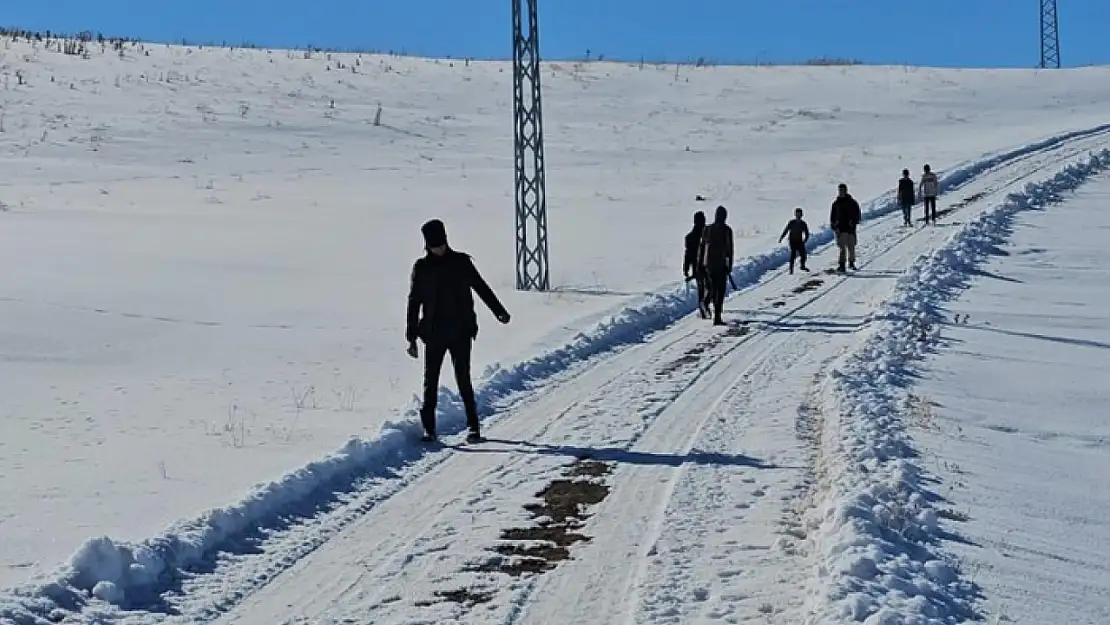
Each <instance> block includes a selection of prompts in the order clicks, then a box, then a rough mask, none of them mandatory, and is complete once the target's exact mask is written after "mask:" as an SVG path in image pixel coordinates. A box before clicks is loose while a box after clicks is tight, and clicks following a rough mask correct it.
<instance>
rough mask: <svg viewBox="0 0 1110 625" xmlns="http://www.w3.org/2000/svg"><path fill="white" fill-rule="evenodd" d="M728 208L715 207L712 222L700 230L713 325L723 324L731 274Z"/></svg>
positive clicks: (731, 243)
mask: <svg viewBox="0 0 1110 625" xmlns="http://www.w3.org/2000/svg"><path fill="white" fill-rule="evenodd" d="M727 218H728V210H727V209H725V207H724V206H718V207H717V213H716V214H715V215H714V216H713V223H712V224H711V225H709V226H707V227H706V228H705V230H704V231H703V232H702V246H701V253H700V255H701V259H702V261H701V262H702V265H703V266H704V267H705V271H706V273H707V274H708V275H709V289H710V292H711V294H712V298H713V325H718V326H720V325H725V322H724V320H722V319H721V311H722V310H723V309H724V307H725V291H726V289H727V287H728V279H729V276H730V275H731V274H732V261H733V256H732V252H733V240H732V227H730V226H729V225H728V224H726V223H725V220H726V219H727Z"/></svg>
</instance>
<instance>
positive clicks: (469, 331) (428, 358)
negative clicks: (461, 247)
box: [405, 219, 509, 442]
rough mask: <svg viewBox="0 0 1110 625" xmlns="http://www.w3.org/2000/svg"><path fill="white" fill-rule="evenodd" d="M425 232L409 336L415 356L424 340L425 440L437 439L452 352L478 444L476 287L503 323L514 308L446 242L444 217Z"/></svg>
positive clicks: (473, 439) (413, 280)
mask: <svg viewBox="0 0 1110 625" xmlns="http://www.w3.org/2000/svg"><path fill="white" fill-rule="evenodd" d="M420 230H421V232H422V234H423V235H424V247H425V249H426V250H427V254H426V255H425V256H423V257H421V258H418V259H417V260H416V262H415V263H413V265H412V277H411V283H410V286H409V296H408V310H407V315H406V324H405V338H406V339H407V340H408V342H409V348H408V353H409V356H412V357H413V358H417V357H418V355H417V349H416V341H417V339H420V340H422V341H423V342H424V402H423V405H422V406H421V408H420V421H421V423H422V425H423V426H424V436H423V438H422V439H421V440H423V441H425V442H430V441H434V440H435V439H436V400H437V396H438V394H439V374H440V369H441V368H442V367H443V358H444V356H445V355H447V353H450V354H451V364H452V365H454V369H455V382H456V383H457V384H458V387H459V395H460V396H461V397H462V402H463V407H464V408H465V410H466V425H467V427H468V428H469V429H470V433H469V435H468V436H467V438H466V440H467V441H468V442H478V441H481V440H482V435H481V427H480V424H479V422H478V407H477V403H476V402H475V399H474V386H473V385H472V384H471V381H470V354H471V347H472V345H473V341H474V340H475V339H476V338H477V337H478V316H477V315H476V314H475V312H474V298H473V296H472V295H471V291H472V290H473V291H474V292H475V293H477V294H478V297H480V298H482V301H483V302H485V304H486V306H488V307H489V309H490V311H492V312H493V315H494V317H496V318H497V320H498V321H500V322H501V323H509V312H508V311H507V310H505V307H504V306H502V305H501V302H500V301H498V299H497V296H496V295H494V293H493V289H491V288H490V287H489V285H488V284H486V281H485V280H484V279H483V278H482V275H481V274H480V273H478V268H477V267H475V266H474V262H473V261H472V260H471V258H470V255H468V254H465V253H463V252H459V251H456V250H453V249H451V248H450V247H449V246H448V245H447V230H446V228H444V225H443V222H442V221H440V220H438V219H433V220H431V221H428V222H427V223H425V224H424V225H423V226H421V228H420ZM421 313H423V314H421Z"/></svg>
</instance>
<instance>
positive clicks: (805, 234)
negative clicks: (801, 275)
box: [779, 208, 809, 273]
mask: <svg viewBox="0 0 1110 625" xmlns="http://www.w3.org/2000/svg"><path fill="white" fill-rule="evenodd" d="M787 234H789V235H790V238H789V239H788V241H789V242H790V273H794V259H795V258H800V259H801V261H802V262H801V270H802V271H809V269H807V268H806V243H808V242H809V226H808V225H806V222H805V220H803V219H802V209H800V208H795V209H794V219H791V220H790V221H788V222H787V223H786V228H784V229H783V231H782V234H780V235H779V243H782V239H783V237H785V236H786V235H787Z"/></svg>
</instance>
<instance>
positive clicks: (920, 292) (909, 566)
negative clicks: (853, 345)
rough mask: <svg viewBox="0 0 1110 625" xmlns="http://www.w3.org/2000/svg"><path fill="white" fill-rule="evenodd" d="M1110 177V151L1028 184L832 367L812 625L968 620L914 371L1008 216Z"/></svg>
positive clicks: (962, 232) (977, 223) (911, 275)
mask: <svg viewBox="0 0 1110 625" xmlns="http://www.w3.org/2000/svg"><path fill="white" fill-rule="evenodd" d="M1107 169H1110V150H1103V151H1101V152H1099V153H1097V154H1093V155H1091V156H1090V157H1089V158H1088V159H1086V160H1083V161H1081V162H1078V163H1075V164H1072V165H1069V166H1067V167H1065V168H1063V169H1062V170H1061V171H1060V172H1059V173H1057V174H1056V175H1055V176H1053V177H1052V178H1050V179H1048V180H1046V181H1043V182H1041V183H1038V184H1029V185H1027V186H1026V187H1025V189H1024V190H1023V191H1022V192H1020V193H1014V194H1011V195H1009V196H1008V197H1007V198H1006V200H1005V201H1004V202H1003V203H1002V204H1000V205H998V206H997V207H995V208H993V209H991V210H988V211H987V212H986V213H984V214H983V215H981V216H980V217H978V218H977V219H974V220H972V221H970V222H968V223H967V224H965V225H964V226H962V227H960V229H959V230H957V231H956V233H955V234H953V235H952V237H951V239H949V241H948V242H947V243H946V244H945V245H944V246H943V247H941V248H940V249H937V250H935V251H934V252H932V253H931V254H929V255H926V256H924V257H923V258H921V259H920V260H919V261H918V262H916V263H914V264H913V265H912V266H911V267H910V268H909V270H908V271H907V272H906V274H904V275H903V276H902V277H901V278H900V279H899V281H898V283H897V285H896V287H895V293H894V295H893V297H892V298H891V299H890V300H888V301H887V302H886V303H885V304H884V305H883V307H882V308H881V309H880V310H879V311H877V312H876V313H875V314H874V315H873V316H872V318H871V321H874V322H875V325H874V327H873V330H872V332H871V334H870V335H869V338H868V339H867V340H866V341H865V342H863V343H862V344H861V345H860V347H859V348H858V349H857V350H855V351H854V352H852V353H850V354H848V355H846V356H844V357H843V358H842V359H841V360H840V361H838V362H837V363H834V366H833V367H832V371H831V373H830V374H829V376H828V378H827V379H826V383H825V388H824V399H825V402H826V406H825V434H824V437H825V438H824V440H823V442H822V448H823V458H822V464H823V468H824V475H825V477H824V478H823V479H824V480H825V481H826V482H825V483H824V484H822V486H823V492H824V497H825V498H824V502H823V505H822V506H821V507H820V508H819V509H818V510H817V511H816V513H817V514H820V515H822V516H821V517H819V518H817V519H816V521H817V522H818V523H819V527H818V529H817V531H816V532H815V536H814V541H815V543H816V545H817V550H818V555H819V558H820V568H819V571H820V574H821V575H822V577H823V579H822V583H823V588H824V589H825V596H824V597H823V598H822V600H821V602H820V604H819V610H820V615H819V618H818V619H817V620H816V622H820V623H825V622H842V621H843V620H845V619H847V620H852V621H857V622H864V623H868V624H871V625H886V624H894V623H899V624H901V623H915V624H918V625H948V624H951V623H957V622H963V621H965V620H971V619H973V618H974V616H975V612H974V600H975V598H976V590H975V588H974V586H973V585H972V584H970V583H968V582H967V581H965V580H963V579H961V577H960V575H959V570H958V565H957V564H956V563H954V562H952V561H950V559H948V558H946V557H945V556H944V555H943V550H942V549H941V548H940V541H943V540H946V539H953V538H955V537H953V536H951V535H949V534H947V533H946V532H945V531H944V529H943V528H942V527H941V524H940V521H939V510H938V508H937V507H936V506H935V501H936V497H935V496H934V495H932V494H931V493H930V491H929V488H928V486H927V482H926V478H925V475H924V470H923V469H922V467H921V465H920V463H919V461H918V460H917V458H916V452H915V449H914V445H913V441H912V440H911V439H910V437H909V434H908V432H907V431H906V427H905V425H904V420H905V419H906V418H907V415H908V414H909V409H908V406H907V405H906V404H905V394H904V393H903V392H902V390H901V389H900V386H901V384H902V382H903V381H904V380H905V377H906V375H907V374H908V366H909V363H910V361H911V360H913V359H916V358H920V357H921V356H922V354H923V353H924V351H925V350H926V349H927V348H928V347H929V345H930V344H931V343H932V342H933V341H935V340H936V336H935V334H934V333H933V332H932V331H931V328H932V327H933V326H934V325H935V324H936V323H938V322H939V321H941V320H942V317H941V312H940V310H939V306H940V305H941V304H942V303H943V302H945V301H947V300H949V299H951V298H952V297H953V295H954V291H955V290H957V289H959V288H961V287H962V286H963V284H964V282H965V280H966V279H967V276H968V273H969V271H970V270H972V269H973V268H974V267H975V266H976V265H977V264H978V263H979V262H981V261H982V259H983V258H985V257H986V256H987V255H988V254H989V253H990V251H991V250H992V248H994V247H995V246H997V245H998V244H1000V243H1002V242H1003V241H1004V240H1005V237H1006V234H1007V232H1008V231H1009V230H1008V226H1009V223H1010V221H1011V220H1012V218H1013V216H1014V215H1015V214H1016V213H1018V212H1020V211H1023V210H1029V209H1034V208H1040V207H1043V206H1046V205H1048V204H1050V203H1053V202H1055V201H1057V200H1059V198H1060V194H1062V193H1064V192H1066V191H1069V190H1072V189H1075V188H1077V187H1079V186H1080V185H1081V184H1083V182H1085V181H1086V180H1087V179H1089V178H1090V177H1091V176H1094V175H1095V174H1098V173H1099V172H1102V171H1105V170H1107Z"/></svg>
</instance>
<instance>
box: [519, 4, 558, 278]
mask: <svg viewBox="0 0 1110 625" xmlns="http://www.w3.org/2000/svg"><path fill="white" fill-rule="evenodd" d="M537 1H538V0H512V3H513V122H514V123H513V125H514V127H515V133H514V135H515V136H514V148H515V150H514V152H515V162H516V166H515V169H516V288H517V289H518V290H523V291H528V290H538V291H546V290H547V289H548V288H549V286H550V284H549V277H548V270H547V190H546V188H545V186H546V185H545V175H544V154H543V106H542V104H541V97H540V31H539V20H538V18H537V16H536V2H537ZM522 2H526V3H527V5H528V12H527V15H526V16H525V15H522V11H521V3H522ZM525 19H527V28H525Z"/></svg>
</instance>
